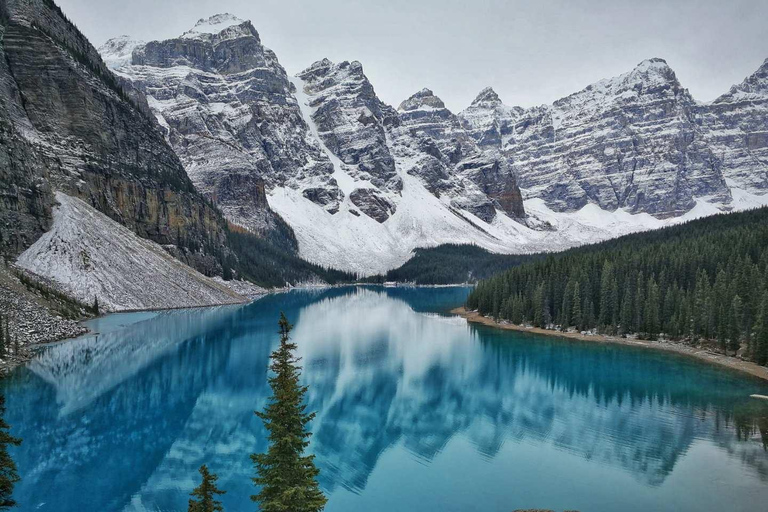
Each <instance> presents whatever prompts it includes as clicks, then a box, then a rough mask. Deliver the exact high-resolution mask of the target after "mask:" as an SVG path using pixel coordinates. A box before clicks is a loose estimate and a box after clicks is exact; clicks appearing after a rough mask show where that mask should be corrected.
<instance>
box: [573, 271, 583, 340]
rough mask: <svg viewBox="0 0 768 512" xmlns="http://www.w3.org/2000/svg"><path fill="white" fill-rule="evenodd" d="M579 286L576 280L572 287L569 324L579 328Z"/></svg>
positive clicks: (580, 318)
mask: <svg viewBox="0 0 768 512" xmlns="http://www.w3.org/2000/svg"><path fill="white" fill-rule="evenodd" d="M581 322H582V315H581V286H580V285H579V283H578V281H577V282H576V284H575V285H574V287H573V312H572V313H571V324H572V325H574V326H576V328H577V329H581Z"/></svg>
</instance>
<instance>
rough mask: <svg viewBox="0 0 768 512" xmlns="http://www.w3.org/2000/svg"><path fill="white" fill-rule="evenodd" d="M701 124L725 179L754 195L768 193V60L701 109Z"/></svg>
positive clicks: (699, 114)
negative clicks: (756, 192)
mask: <svg viewBox="0 0 768 512" xmlns="http://www.w3.org/2000/svg"><path fill="white" fill-rule="evenodd" d="M697 110H698V112H697V114H698V116H697V117H698V123H699V125H700V126H701V129H702V130H703V131H704V134H705V140H706V142H707V144H708V145H709V147H710V148H711V149H712V152H713V153H714V154H715V156H716V157H717V158H718V160H719V161H720V162H721V163H722V168H721V170H722V174H723V177H724V178H725V179H726V180H727V181H728V182H729V183H730V184H731V185H733V186H735V187H739V188H742V189H746V190H751V191H760V192H764V191H766V189H768V59H766V61H765V62H763V65H762V66H760V68H759V69H758V70H757V71H756V72H755V73H753V74H752V75H750V76H748V77H747V78H746V79H745V80H744V81H743V82H742V83H740V84H738V85H734V86H733V87H731V90H730V91H728V92H727V93H725V94H723V95H722V96H720V97H719V98H717V99H716V100H715V101H713V102H711V103H708V104H704V105H701V106H699V108H698V109H697Z"/></svg>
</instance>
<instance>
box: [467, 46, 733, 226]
mask: <svg viewBox="0 0 768 512" xmlns="http://www.w3.org/2000/svg"><path fill="white" fill-rule="evenodd" d="M481 96H482V94H481ZM478 99H479V100H480V101H477V100H476V101H477V104H475V105H473V106H472V107H470V108H469V109H467V110H466V111H465V112H463V113H462V114H461V116H462V117H463V118H464V119H465V122H466V123H467V124H469V125H471V126H475V127H477V129H476V130H474V131H473V132H472V133H473V135H474V136H475V138H477V139H478V140H480V141H484V143H485V145H486V147H487V146H488V145H493V146H495V147H494V151H501V152H502V153H503V154H504V155H505V157H506V159H507V161H508V162H509V164H510V165H512V166H513V168H514V170H515V172H516V174H517V175H518V177H519V180H520V186H521V187H523V188H527V189H528V194H529V197H538V198H542V199H543V200H544V201H545V202H546V203H547V205H548V206H549V207H550V208H552V209H553V210H556V211H560V212H572V211H575V210H578V209H580V208H582V207H584V206H585V205H587V204H590V203H592V204H597V205H599V206H600V207H601V208H603V209H606V210H615V209H617V208H628V209H629V210H630V211H632V212H634V213H641V212H645V213H650V214H652V215H655V216H657V217H665V216H679V215H682V214H684V213H685V212H687V211H688V210H690V209H691V208H693V207H694V206H695V205H696V199H697V198H701V197H704V196H708V197H710V198H711V199H712V200H713V201H716V202H717V203H719V204H721V205H722V204H727V203H729V202H730V200H731V196H730V191H729V189H728V187H727V186H726V184H725V179H724V176H723V173H722V171H721V163H720V161H719V160H718V158H717V155H716V153H715V152H713V151H712V148H710V147H709V146H708V145H707V143H706V140H705V138H704V137H703V136H702V134H701V130H700V128H699V123H698V122H697V120H696V113H697V105H696V102H695V101H694V100H693V98H692V97H691V95H690V94H689V93H688V90H687V89H684V88H683V87H682V86H681V85H680V83H679V81H678V80H677V77H676V76H675V73H674V71H672V69H671V68H670V67H669V66H668V65H667V63H666V62H665V61H664V60H662V59H648V60H645V61H643V62H641V63H640V64H638V65H637V66H636V67H635V68H634V69H633V70H632V71H630V72H628V73H625V74H623V75H620V76H618V77H614V78H610V79H605V80H600V81H598V82H596V83H594V84H592V85H590V86H588V87H586V88H585V89H583V90H582V91H579V92H577V93H574V94H571V95H570V96H567V97H565V98H562V99H559V100H557V101H555V102H554V103H553V104H551V105H544V106H541V107H534V108H530V109H526V110H524V111H520V110H519V109H514V110H513V112H514V119H511V120H510V119H509V117H510V116H509V110H506V109H499V107H498V103H497V102H493V101H488V99H487V98H478ZM491 99H492V98H491ZM483 112H484V113H485V115H483ZM510 121H511V122H510ZM494 125H498V126H501V127H502V128H495V129H494ZM504 127H506V128H504ZM500 131H502V132H503V133H501V134H500V135H497V132H500ZM491 143H492V144H491Z"/></svg>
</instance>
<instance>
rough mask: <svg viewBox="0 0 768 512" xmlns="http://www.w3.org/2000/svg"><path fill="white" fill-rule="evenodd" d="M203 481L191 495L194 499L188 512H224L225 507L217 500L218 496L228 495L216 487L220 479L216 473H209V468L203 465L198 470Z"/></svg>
mask: <svg viewBox="0 0 768 512" xmlns="http://www.w3.org/2000/svg"><path fill="white" fill-rule="evenodd" d="M198 471H199V472H200V476H201V477H202V479H203V481H202V482H200V485H198V486H197V487H195V489H194V490H193V491H192V492H191V493H190V495H191V496H192V498H190V500H189V508H188V509H187V510H188V512H222V511H223V510H224V507H223V506H222V505H221V502H220V501H218V500H216V496H218V495H221V494H226V493H227V491H222V490H221V489H219V488H217V487H216V480H218V479H219V477H218V476H216V474H214V473H209V472H208V467H207V466H206V465H205V464H203V465H202V466H200V469H198Z"/></svg>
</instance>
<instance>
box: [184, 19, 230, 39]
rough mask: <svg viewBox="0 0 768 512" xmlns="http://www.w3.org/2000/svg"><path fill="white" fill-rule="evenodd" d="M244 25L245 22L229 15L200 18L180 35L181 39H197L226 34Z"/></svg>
mask: <svg viewBox="0 0 768 512" xmlns="http://www.w3.org/2000/svg"><path fill="white" fill-rule="evenodd" d="M243 23H245V20H241V19H240V18H238V17H237V16H235V15H233V14H229V13H223V14H215V15H213V16H211V17H210V18H207V19H206V18H201V19H199V20H198V21H197V23H195V26H194V27H192V28H191V29H190V30H188V31H187V32H184V33H183V34H182V35H181V38H182V39H199V38H205V37H207V36H212V35H216V34H221V33H222V32H227V31H228V29H230V28H232V27H235V28H239V27H240V25H242V24H243Z"/></svg>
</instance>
